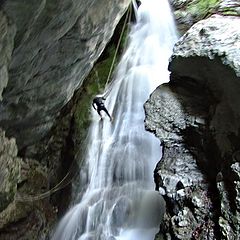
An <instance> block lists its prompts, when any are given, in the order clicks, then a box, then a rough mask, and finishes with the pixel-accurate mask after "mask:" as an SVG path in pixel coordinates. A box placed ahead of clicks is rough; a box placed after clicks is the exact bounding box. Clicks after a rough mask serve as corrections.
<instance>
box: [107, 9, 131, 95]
mask: <svg viewBox="0 0 240 240" xmlns="http://www.w3.org/2000/svg"><path fill="white" fill-rule="evenodd" d="M131 15H132V5H130V6H129V8H128V10H127V14H126V17H125V20H124V23H123V27H122V31H121V34H120V37H119V40H118V43H117V47H116V51H115V53H114V56H113V60H112V64H111V67H110V69H109V73H108V77H107V81H106V83H105V87H104V92H105V91H106V89H107V85H108V83H109V80H110V78H111V76H112V72H113V69H114V65H115V62H116V58H117V55H118V51H119V48H120V44H121V42H122V38H123V35H124V32H125V28H126V25H127V23H128V22H129V23H130V21H131ZM109 93H110V91H108V92H105V94H104V97H107V96H108V95H109Z"/></svg>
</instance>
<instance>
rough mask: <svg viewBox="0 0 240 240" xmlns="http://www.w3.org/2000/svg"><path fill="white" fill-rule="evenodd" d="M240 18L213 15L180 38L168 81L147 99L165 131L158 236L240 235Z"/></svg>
mask: <svg viewBox="0 0 240 240" xmlns="http://www.w3.org/2000/svg"><path fill="white" fill-rule="evenodd" d="M239 26H240V18H239V17H229V16H228V17H226V16H220V15H213V16H212V17H210V18H208V19H206V20H202V21H200V22H198V23H197V24H195V25H194V26H193V27H192V28H191V29H190V30H189V31H188V32H186V33H185V34H184V35H183V37H182V38H181V39H180V40H179V41H178V43H177V44H176V45H175V48H174V52H173V55H172V57H171V61H170V65H169V70H170V72H171V75H170V82H169V83H168V84H164V85H161V86H159V87H158V88H157V89H156V90H155V91H154V92H153V93H152V95H151V97H150V99H149V100H148V101H147V102H146V104H145V111H146V128H147V129H148V130H149V131H151V132H154V133H155V134H156V136H157V137H158V138H160V140H161V142H162V145H163V157H162V159H161V161H160V162H159V163H158V164H157V167H156V169H155V173H154V176H155V182H156V188H157V189H158V190H160V192H161V193H162V194H164V197H165V200H166V203H167V212H166V214H165V221H164V222H163V224H162V225H161V230H160V233H159V235H158V236H157V237H156V239H161V237H163V236H164V237H166V238H167V239H186V240H187V239H208V240H209V239H238V236H239V235H240V229H239V226H240V222H239V219H240V215H239V214H240V204H239V203H240V174H239V170H240V169H239V167H240V145H239V141H240V137H239V136H240V122H239V118H240V97H239V92H240V45H239V43H240V29H239Z"/></svg>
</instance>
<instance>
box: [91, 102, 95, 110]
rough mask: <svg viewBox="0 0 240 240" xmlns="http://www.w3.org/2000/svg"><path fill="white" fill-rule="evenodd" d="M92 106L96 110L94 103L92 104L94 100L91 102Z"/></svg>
mask: <svg viewBox="0 0 240 240" xmlns="http://www.w3.org/2000/svg"><path fill="white" fill-rule="evenodd" d="M92 106H93V108H94V109H95V110H96V107H95V105H94V102H92Z"/></svg>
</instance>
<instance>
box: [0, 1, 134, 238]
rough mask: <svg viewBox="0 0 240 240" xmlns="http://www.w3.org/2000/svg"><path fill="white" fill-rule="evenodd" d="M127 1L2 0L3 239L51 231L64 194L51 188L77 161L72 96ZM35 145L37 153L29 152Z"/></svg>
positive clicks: (0, 198)
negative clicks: (73, 149) (71, 143)
mask: <svg viewBox="0 0 240 240" xmlns="http://www.w3.org/2000/svg"><path fill="white" fill-rule="evenodd" d="M129 3H130V0H121V1H117V0H111V1H110V0H107V1H106V0H87V1H86V0H84V1H83V0H62V1H53V0H40V1H35V0H33V1H18V0H11V1H8V0H7V1H1V4H0V7H1V9H0V128H1V129H3V130H4V131H3V130H1V129H0V166H1V167H0V168H1V169H0V170H1V171H0V180H1V184H0V239H2V240H4V239H7V240H10V239H13V240H15V239H24V240H26V239H29V240H30V239H31V240H34V239H36V240H40V239H46V238H47V236H48V234H49V230H50V228H51V227H52V225H53V223H54V222H56V217H57V214H58V213H57V212H58V209H57V206H55V203H56V202H57V201H58V199H56V198H55V201H53V200H52V199H51V198H50V197H51V194H50V193H52V190H51V191H50V192H49V189H53V190H54V186H55V185H54V184H57V180H59V179H57V178H58V175H59V174H60V175H64V174H65V172H63V170H64V171H67V170H68V168H69V165H70V164H71V159H70V156H69V154H68V153H65V152H62V149H63V148H64V147H69V146H68V145H69V143H68V139H67V138H68V135H69V134H70V133H69V132H70V131H71V126H70V123H71V115H72V114H73V113H72V112H73V110H72V108H71V107H72V106H73V105H74V103H75V102H76V97H75V98H74V99H72V97H73V95H74V92H75V91H76V90H78V89H80V88H81V86H82V84H83V81H84V80H85V79H86V76H87V75H88V74H89V72H90V70H91V69H92V67H93V65H94V63H95V62H96V60H97V59H98V58H99V56H100V55H101V53H102V52H103V50H104V48H105V47H106V45H107V43H108V42H109V40H110V38H111V36H112V34H113V31H114V29H115V27H116V25H117V23H118V22H119V20H120V19H121V17H122V16H123V14H124V13H125V11H126V9H127V7H128V6H129ZM85 85H86V83H85ZM66 105H69V106H67V107H66ZM80 108H81V107H80ZM82 108H86V106H82ZM53 126H54V130H52V127H53ZM52 134H53V135H52ZM46 136H47V138H46ZM14 138H15V139H16V141H15V139H14ZM44 138H45V139H46V140H44ZM64 144H65V145H64ZM66 144H67V145H66ZM18 149H19V150H20V152H21V153H20V155H21V158H19V157H18ZM33 153H34V156H35V157H36V159H37V160H38V161H36V160H34V159H32V158H27V157H26V155H27V156H31V157H32V156H33ZM63 157H65V160H66V161H65V162H60V160H59V159H60V158H63ZM68 158H69V159H68ZM73 158H74V157H73ZM46 159H47V160H46ZM61 164H62V166H60V165H61ZM60 180H61V179H60ZM58 197H59V196H58ZM64 200H65V199H64Z"/></svg>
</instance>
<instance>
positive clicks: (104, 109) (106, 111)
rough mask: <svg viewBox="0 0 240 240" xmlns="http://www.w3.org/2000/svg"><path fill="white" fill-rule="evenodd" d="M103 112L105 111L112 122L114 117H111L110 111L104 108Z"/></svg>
mask: <svg viewBox="0 0 240 240" xmlns="http://www.w3.org/2000/svg"><path fill="white" fill-rule="evenodd" d="M101 110H103V111H104V112H105V113H106V114H107V115H108V117H109V118H110V120H111V121H112V117H111V115H110V114H109V112H108V110H107V109H106V108H105V107H102V108H101Z"/></svg>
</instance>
